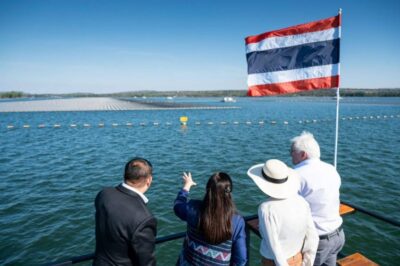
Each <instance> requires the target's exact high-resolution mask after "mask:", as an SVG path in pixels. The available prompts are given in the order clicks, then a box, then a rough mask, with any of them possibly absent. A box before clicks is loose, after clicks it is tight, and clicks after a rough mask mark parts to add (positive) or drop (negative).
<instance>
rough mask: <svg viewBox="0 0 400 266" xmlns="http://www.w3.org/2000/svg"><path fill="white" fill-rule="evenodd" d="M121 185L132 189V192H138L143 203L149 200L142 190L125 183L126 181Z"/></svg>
mask: <svg viewBox="0 0 400 266" xmlns="http://www.w3.org/2000/svg"><path fill="white" fill-rule="evenodd" d="M122 186H123V187H124V188H127V189H129V190H131V191H133V192H135V193H137V194H139V196H140V197H141V198H142V200H143V201H144V203H147V202H149V199H148V198H147V197H146V196H145V195H144V194H143V193H142V192H140V191H139V190H137V189H136V188H134V187H131V186H129V185H128V184H126V183H122Z"/></svg>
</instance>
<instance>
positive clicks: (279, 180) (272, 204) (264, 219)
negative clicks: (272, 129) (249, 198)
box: [247, 159, 319, 266]
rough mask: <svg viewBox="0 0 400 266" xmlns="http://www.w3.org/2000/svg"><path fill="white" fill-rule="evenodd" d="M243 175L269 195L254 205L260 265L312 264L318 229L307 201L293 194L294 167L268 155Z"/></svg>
mask: <svg viewBox="0 0 400 266" xmlns="http://www.w3.org/2000/svg"><path fill="white" fill-rule="evenodd" d="M247 175H248V176H249V177H250V178H251V179H252V180H253V181H254V183H255V184H256V185H257V186H258V188H259V189H261V191H262V192H264V193H265V194H267V195H268V196H269V198H268V199H267V200H266V201H265V202H263V203H262V204H260V206H259V207H258V218H259V229H260V234H261V237H262V240H261V244H260V253H261V255H262V265H268V266H269V265H290V266H294V265H296V266H297V265H307V266H311V265H313V262H314V259H315V254H316V252H317V247H318V240H319V239H318V233H317V231H316V229H315V226H314V223H313V220H312V216H311V211H310V207H309V205H308V203H307V202H306V201H305V200H304V199H303V198H302V197H301V196H299V195H298V194H297V191H298V188H299V185H300V183H299V181H300V180H299V176H298V174H297V173H296V171H294V170H293V169H291V168H289V167H287V166H286V164H285V163H283V162H282V161H280V160H276V159H271V160H268V161H266V162H265V163H264V164H257V165H254V166H252V167H251V168H250V169H249V170H248V171H247Z"/></svg>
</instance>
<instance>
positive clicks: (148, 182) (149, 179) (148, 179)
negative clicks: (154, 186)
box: [146, 175, 153, 187]
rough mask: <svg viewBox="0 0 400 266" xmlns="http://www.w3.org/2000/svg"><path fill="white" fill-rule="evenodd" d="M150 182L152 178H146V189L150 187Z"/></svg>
mask: <svg viewBox="0 0 400 266" xmlns="http://www.w3.org/2000/svg"><path fill="white" fill-rule="evenodd" d="M152 182H153V176H152V175H150V176H149V177H148V178H147V182H146V185H147V187H150V185H151V183H152Z"/></svg>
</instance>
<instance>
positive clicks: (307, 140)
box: [290, 131, 321, 159]
mask: <svg viewBox="0 0 400 266" xmlns="http://www.w3.org/2000/svg"><path fill="white" fill-rule="evenodd" d="M290 141H291V142H292V145H293V146H292V147H293V149H294V150H295V151H297V152H300V151H303V152H305V153H307V156H308V158H309V159H313V158H320V157H321V151H320V149H319V145H318V142H317V141H316V140H315V139H314V135H313V134H311V133H310V132H307V131H303V132H302V133H301V135H300V136H297V137H294V138H292V139H291V140H290Z"/></svg>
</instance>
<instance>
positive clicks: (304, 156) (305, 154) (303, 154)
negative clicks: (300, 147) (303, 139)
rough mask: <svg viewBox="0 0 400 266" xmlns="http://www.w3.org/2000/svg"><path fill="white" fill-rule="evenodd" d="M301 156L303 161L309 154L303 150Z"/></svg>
mask: <svg viewBox="0 0 400 266" xmlns="http://www.w3.org/2000/svg"><path fill="white" fill-rule="evenodd" d="M300 156H301V160H302V161H303V160H307V159H308V155H307V153H306V152H305V151H301V153H300Z"/></svg>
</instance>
